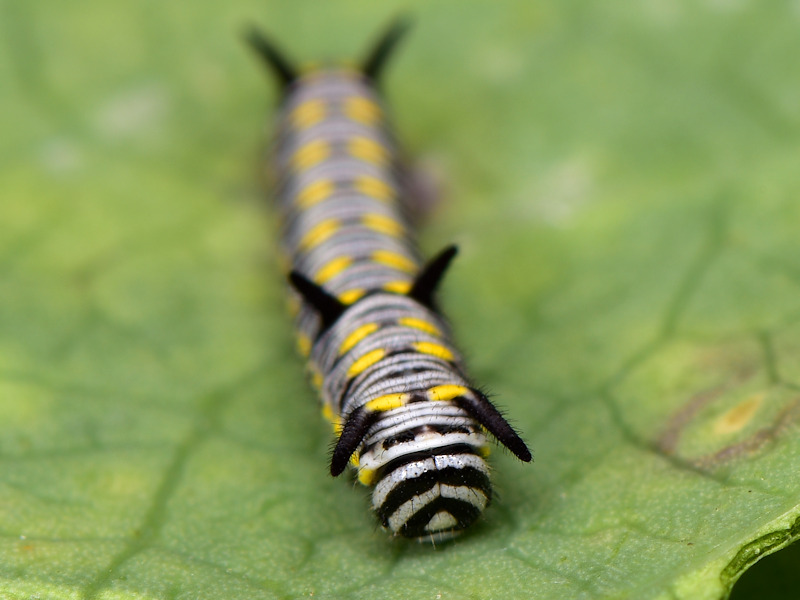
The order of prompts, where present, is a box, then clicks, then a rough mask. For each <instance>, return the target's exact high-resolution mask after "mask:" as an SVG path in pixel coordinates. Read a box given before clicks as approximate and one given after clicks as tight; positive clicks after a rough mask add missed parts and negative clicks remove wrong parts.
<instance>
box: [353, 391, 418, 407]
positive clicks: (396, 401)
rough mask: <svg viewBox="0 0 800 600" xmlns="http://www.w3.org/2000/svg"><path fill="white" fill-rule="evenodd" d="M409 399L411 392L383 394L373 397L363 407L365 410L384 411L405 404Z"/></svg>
mask: <svg viewBox="0 0 800 600" xmlns="http://www.w3.org/2000/svg"><path fill="white" fill-rule="evenodd" d="M410 399H411V394H405V393H400V394H386V395H385V396H378V397H377V398H373V399H372V400H370V401H369V402H367V403H366V404H365V405H364V408H365V409H366V410H367V412H385V411H387V410H394V409H395V408H400V407H401V406H405V404H406V403H407V402H408V401H409V400H410Z"/></svg>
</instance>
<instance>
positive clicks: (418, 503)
mask: <svg viewBox="0 0 800 600" xmlns="http://www.w3.org/2000/svg"><path fill="white" fill-rule="evenodd" d="M406 28H407V22H406V21H397V22H396V23H394V24H393V26H392V27H390V28H389V29H388V30H387V32H386V33H385V34H384V36H383V37H382V38H381V39H380V40H379V42H378V43H377V45H376V46H375V48H374V49H373V50H372V52H371V53H370V54H369V55H368V57H367V59H366V60H365V61H364V62H363V63H362V65H361V66H360V68H357V67H344V66H342V67H329V68H319V69H312V70H310V71H302V72H301V71H298V70H297V69H296V68H295V66H294V65H293V64H292V63H291V62H290V61H288V60H287V59H286V58H285V57H284V56H283V55H282V54H281V52H280V51H278V49H277V48H276V47H275V46H274V45H273V44H272V43H271V42H270V41H269V40H268V39H267V38H266V37H265V36H264V35H263V34H261V33H260V32H258V31H257V30H251V31H250V32H249V34H248V42H249V43H250V45H251V46H252V47H253V48H254V49H255V50H256V52H257V53H258V54H259V55H260V56H261V57H262V58H263V59H264V61H265V62H266V63H267V65H268V66H269V67H270V69H271V70H272V71H273V72H274V74H275V75H276V78H277V79H278V81H279V82H280V84H281V86H282V101H281V108H280V112H279V116H278V120H277V134H276V136H275V142H274V148H273V152H272V156H273V163H272V170H273V172H274V173H275V178H276V180H277V181H276V192H275V196H276V200H277V204H278V211H279V214H280V218H281V220H282V241H281V246H282V251H283V253H284V254H285V256H286V257H287V258H288V260H289V261H290V263H291V267H290V269H289V280H290V283H291V287H292V288H293V289H294V293H295V295H296V296H297V299H298V300H299V308H298V310H297V314H296V317H295V318H296V328H297V332H298V345H299V347H300V349H301V351H302V352H303V353H304V354H305V355H306V356H307V357H308V360H309V370H310V372H311V379H312V383H313V384H314V386H315V387H316V388H317V389H318V391H319V393H320V396H321V398H322V404H323V414H324V415H325V416H326V417H327V418H328V419H329V420H330V421H331V422H332V423H333V426H334V430H335V431H336V433H337V435H338V440H337V442H336V445H335V448H334V450H333V455H332V458H331V465H330V470H331V474H332V475H334V476H337V475H339V474H341V473H342V472H343V471H344V470H345V468H346V467H347V465H348V463H350V464H351V465H352V466H353V467H354V468H355V469H356V471H357V477H358V480H359V481H360V482H361V483H363V484H365V485H367V486H373V492H372V508H373V510H374V512H375V513H376V515H377V517H378V520H379V521H380V523H381V524H382V525H383V527H384V528H386V529H387V530H389V531H390V532H392V533H393V534H395V535H402V536H405V537H408V538H416V539H419V540H421V541H431V542H437V541H440V540H445V539H448V538H451V537H453V536H455V535H457V534H458V533H460V532H461V531H462V530H463V529H465V528H466V527H468V526H469V525H470V524H471V523H473V522H474V521H475V520H476V519H477V518H478V517H479V516H480V515H481V514H482V512H483V510H484V509H485V508H486V506H487V505H488V504H489V502H490V500H491V497H492V489H491V485H490V480H489V467H488V465H487V463H486V460H485V457H486V456H487V454H488V438H487V432H488V433H490V434H491V435H493V436H494V437H495V438H497V439H498V440H499V441H500V442H501V443H502V444H504V445H505V446H506V447H507V448H508V449H509V450H511V451H512V452H513V453H514V454H515V455H516V456H517V457H519V458H520V459H521V460H523V461H526V462H527V461H530V460H531V453H530V451H529V450H528V448H527V447H526V445H525V443H524V442H523V441H522V439H521V438H520V437H519V435H518V434H517V433H516V432H515V431H514V429H513V428H512V427H511V426H510V425H509V424H508V423H507V421H506V420H505V419H504V418H503V417H502V415H501V414H500V413H499V412H498V411H497V409H496V408H495V407H494V406H493V405H492V404H491V403H490V402H489V400H488V399H487V397H486V395H485V394H483V393H482V392H481V391H480V390H479V389H478V388H476V387H475V386H474V385H473V384H472V383H471V382H470V380H469V378H468V377H467V376H466V375H465V373H464V365H463V361H462V358H461V356H460V355H459V353H458V351H457V350H456V349H455V348H454V346H453V344H452V342H451V340H450V335H449V332H448V327H447V325H446V323H445V322H444V320H443V318H442V317H441V316H440V314H439V312H438V309H437V306H436V303H435V298H434V295H435V290H436V287H437V285H438V283H439V281H440V279H441V278H442V275H443V274H444V272H445V270H446V268H447V266H448V264H449V263H450V261H451V259H452V258H453V256H454V255H455V254H456V248H455V247H454V246H450V247H448V248H446V249H445V250H444V251H443V252H441V253H440V254H439V255H438V256H437V257H435V258H434V259H433V260H431V261H430V262H428V263H427V264H423V262H422V260H421V257H420V254H419V251H418V249H417V247H416V243H415V241H414V238H413V235H412V232H411V231H410V227H409V222H408V218H407V212H408V206H407V198H405V195H404V192H403V188H402V185H401V183H400V181H399V177H398V161H397V149H396V146H395V140H394V136H393V134H392V132H391V130H390V128H389V125H388V123H387V121H386V117H385V111H384V107H383V104H382V101H381V98H380V94H379V92H378V89H377V82H378V80H379V77H380V73H381V70H382V68H383V66H384V65H385V63H386V60H387V58H388V57H389V55H390V54H391V51H392V49H393V47H394V46H395V45H396V43H397V41H398V40H399V39H400V37H401V36H402V34H403V32H404V31H405V29H406Z"/></svg>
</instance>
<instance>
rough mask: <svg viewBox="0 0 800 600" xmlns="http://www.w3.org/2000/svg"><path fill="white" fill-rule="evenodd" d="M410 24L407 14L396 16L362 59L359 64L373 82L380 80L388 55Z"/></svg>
mask: <svg viewBox="0 0 800 600" xmlns="http://www.w3.org/2000/svg"><path fill="white" fill-rule="evenodd" d="M411 24H412V20H411V18H410V17H409V16H408V15H403V16H400V17H397V18H396V19H395V20H394V21H392V23H391V24H390V25H389V27H388V28H387V29H386V31H384V33H383V35H381V37H380V39H379V40H378V42H377V43H376V44H375V45H374V46H373V47H372V49H371V50H370V52H369V54H368V55H367V58H366V60H364V62H363V64H362V66H361V71H362V72H363V73H364V75H366V76H367V77H369V78H370V79H372V80H373V81H375V82H377V81H379V80H380V78H381V74H382V73H383V69H384V68H385V66H386V63H387V61H388V60H389V57H390V56H391V55H392V52H393V51H394V49H395V48H396V47H397V44H398V42H399V41H400V40H401V39H402V37H403V35H405V33H406V31H408V30H409V29H410V28H411Z"/></svg>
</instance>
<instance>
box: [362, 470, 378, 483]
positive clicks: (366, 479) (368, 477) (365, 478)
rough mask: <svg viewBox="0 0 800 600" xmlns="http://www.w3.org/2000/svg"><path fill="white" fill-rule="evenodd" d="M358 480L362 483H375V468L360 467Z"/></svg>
mask: <svg viewBox="0 0 800 600" xmlns="http://www.w3.org/2000/svg"><path fill="white" fill-rule="evenodd" d="M358 482H359V483H361V484H362V485H375V469H360V470H359V471H358Z"/></svg>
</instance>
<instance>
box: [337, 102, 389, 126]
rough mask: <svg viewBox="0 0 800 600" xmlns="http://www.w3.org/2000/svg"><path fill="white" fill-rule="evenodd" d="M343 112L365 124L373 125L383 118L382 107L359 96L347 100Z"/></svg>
mask: <svg viewBox="0 0 800 600" xmlns="http://www.w3.org/2000/svg"><path fill="white" fill-rule="evenodd" d="M343 112H344V114H345V115H346V116H347V117H348V118H350V119H353V120H354V121H358V122H359V123H364V124H365V125H373V124H374V123H375V122H376V121H378V120H379V119H380V118H381V107H380V106H378V105H377V104H376V103H375V102H373V101H372V100H368V99H367V98H362V97H359V96H356V97H353V98H348V99H347V100H345V101H344V106H343Z"/></svg>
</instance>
